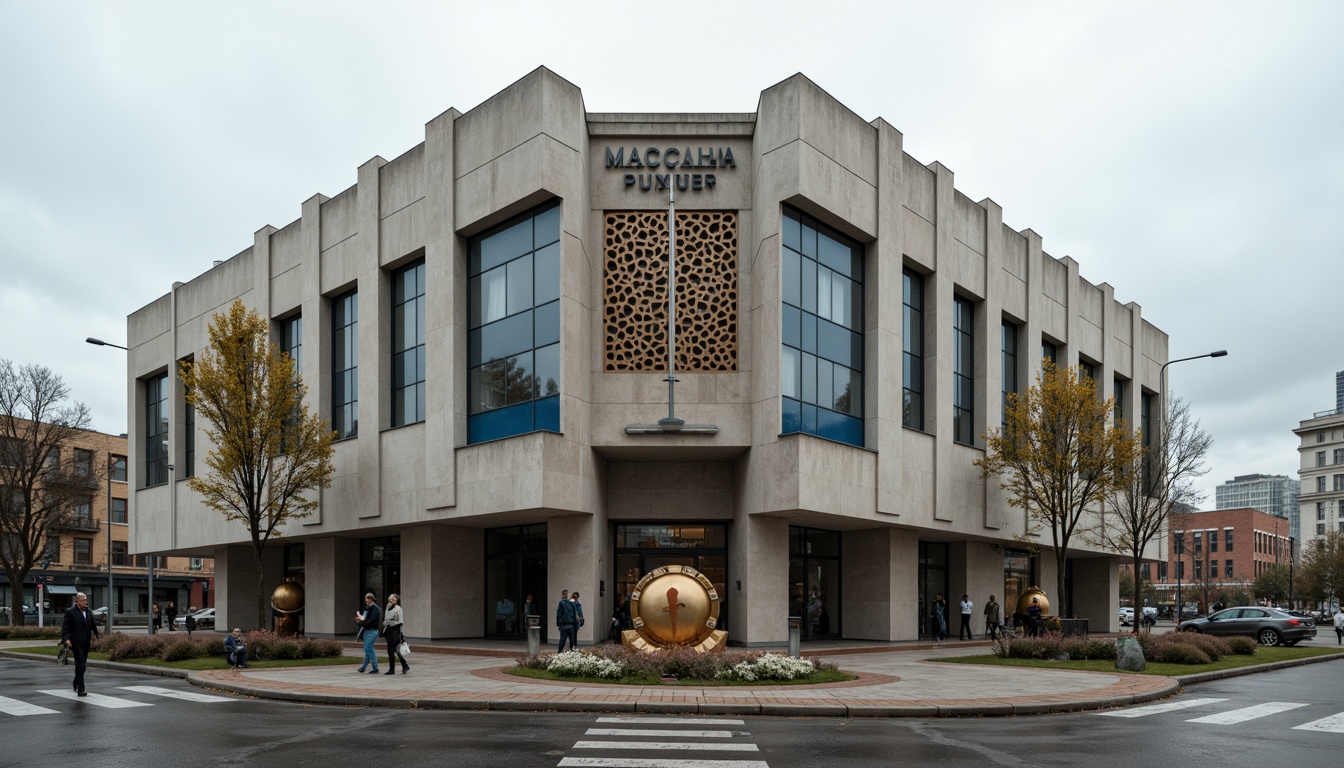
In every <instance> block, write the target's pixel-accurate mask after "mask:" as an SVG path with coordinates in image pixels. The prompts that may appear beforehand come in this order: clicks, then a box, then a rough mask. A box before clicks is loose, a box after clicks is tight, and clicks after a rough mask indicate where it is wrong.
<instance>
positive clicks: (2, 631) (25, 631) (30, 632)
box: [0, 625, 61, 640]
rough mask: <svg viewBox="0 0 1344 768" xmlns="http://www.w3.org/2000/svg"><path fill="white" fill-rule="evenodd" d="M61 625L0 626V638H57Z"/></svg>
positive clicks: (59, 635) (58, 637)
mask: <svg viewBox="0 0 1344 768" xmlns="http://www.w3.org/2000/svg"><path fill="white" fill-rule="evenodd" d="M60 638H61V627H60V625H56V626H46V627H29V626H22V627H0V640H59V639H60Z"/></svg>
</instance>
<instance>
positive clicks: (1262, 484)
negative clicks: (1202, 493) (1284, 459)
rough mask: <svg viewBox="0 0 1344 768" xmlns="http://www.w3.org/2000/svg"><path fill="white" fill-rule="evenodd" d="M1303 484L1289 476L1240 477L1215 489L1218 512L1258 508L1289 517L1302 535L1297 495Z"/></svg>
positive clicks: (1295, 534) (1277, 515) (1295, 528)
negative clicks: (1299, 524)
mask: <svg viewBox="0 0 1344 768" xmlns="http://www.w3.org/2000/svg"><path fill="white" fill-rule="evenodd" d="M1301 486H1302V483H1301V482H1300V481H1298V480H1294V479H1293V478H1291V477H1288V476H1287V475H1237V476H1236V477H1234V478H1232V479H1231V480H1228V481H1227V482H1225V483H1223V484H1222V485H1219V486H1218V487H1217V488H1215V489H1214V502H1215V505H1216V506H1215V508H1216V509H1243V508H1250V509H1258V510H1260V511H1261V512H1266V513H1268V514H1271V515H1274V516H1276V517H1282V518H1286V519H1287V520H1288V522H1289V525H1290V526H1291V533H1290V535H1291V536H1293V537H1294V538H1297V536H1298V530H1297V529H1298V514H1297V509H1298V507H1297V494H1298V491H1299V489H1300V488H1301Z"/></svg>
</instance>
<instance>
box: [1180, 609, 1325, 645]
mask: <svg viewBox="0 0 1344 768" xmlns="http://www.w3.org/2000/svg"><path fill="white" fill-rule="evenodd" d="M1178 629H1180V630H1181V631H1182V632H1205V633H1208V634H1210V635H1223V636H1226V635H1246V636H1247V637H1253V638H1255V639H1256V640H1257V641H1258V642H1260V643H1261V644H1262V645H1279V644H1283V645H1296V644H1297V643H1298V642H1299V641H1301V640H1309V639H1311V638H1313V637H1315V636H1316V622H1315V621H1312V620H1311V619H1310V618H1306V617H1302V616H1294V615H1293V614H1291V613H1289V612H1287V611H1283V610H1279V609H1278V608H1262V607H1260V606H1257V605H1244V606H1238V607H1236V608H1225V609H1223V610H1221V611H1217V612H1215V613H1211V614H1209V615H1208V616H1205V617H1204V618H1202V619H1191V620H1190V621H1183V622H1181V625H1180V627H1178Z"/></svg>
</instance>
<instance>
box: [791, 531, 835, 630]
mask: <svg viewBox="0 0 1344 768" xmlns="http://www.w3.org/2000/svg"><path fill="white" fill-rule="evenodd" d="M789 595H790V598H789V615H790V616H801V617H802V619H803V635H802V637H803V639H804V640H816V639H820V638H827V637H839V636H840V533H839V532H838V531H823V530H819V529H816V528H800V527H797V526H792V527H790V528H789Z"/></svg>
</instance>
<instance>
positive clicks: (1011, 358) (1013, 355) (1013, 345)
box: [999, 320, 1017, 429]
mask: <svg viewBox="0 0 1344 768" xmlns="http://www.w3.org/2000/svg"><path fill="white" fill-rule="evenodd" d="M999 335H1000V337H1001V338H1002V349H1003V351H1002V353H1001V354H1002V360H1001V364H1000V366H999V367H1000V368H1001V369H1002V376H1003V387H1002V389H1003V426H1004V429H1007V428H1008V396H1009V395H1014V394H1017V326H1016V325H1013V324H1012V323H1010V322H1008V321H1007V320H1004V321H1003V325H1002V327H1001V328H1000V331H999Z"/></svg>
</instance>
